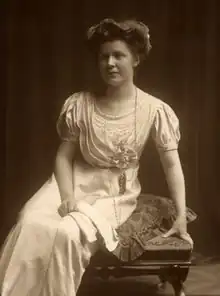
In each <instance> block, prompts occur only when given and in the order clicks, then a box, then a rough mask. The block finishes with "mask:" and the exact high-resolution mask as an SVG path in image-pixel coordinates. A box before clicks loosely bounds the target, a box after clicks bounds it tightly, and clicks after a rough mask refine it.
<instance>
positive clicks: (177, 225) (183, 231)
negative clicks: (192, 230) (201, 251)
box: [163, 216, 193, 246]
mask: <svg viewBox="0 0 220 296" xmlns="http://www.w3.org/2000/svg"><path fill="white" fill-rule="evenodd" d="M173 234H176V235H178V236H179V237H181V238H182V239H184V240H186V241H188V242H189V243H190V245H191V246H193V240H192V238H191V236H190V235H189V233H187V223H186V218H185V216H179V217H177V218H176V220H175V221H174V223H173V226H172V228H171V229H170V230H169V231H168V232H167V233H165V234H163V237H170V236H171V235H173Z"/></svg>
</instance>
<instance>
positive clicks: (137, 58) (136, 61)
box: [133, 55, 140, 68]
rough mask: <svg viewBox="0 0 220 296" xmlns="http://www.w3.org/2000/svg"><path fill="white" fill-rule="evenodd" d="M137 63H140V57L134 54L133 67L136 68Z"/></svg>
mask: <svg viewBox="0 0 220 296" xmlns="http://www.w3.org/2000/svg"><path fill="white" fill-rule="evenodd" d="M139 64H140V57H139V56H138V55H136V56H135V57H134V64H133V66H134V68H136V67H137V66H138V65H139Z"/></svg>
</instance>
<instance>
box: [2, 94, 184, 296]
mask: <svg viewBox="0 0 220 296" xmlns="http://www.w3.org/2000/svg"><path fill="white" fill-rule="evenodd" d="M137 94H138V95H137V108H136V120H134V118H135V117H134V112H133V111H132V112H130V113H129V114H124V115H123V116H117V117H111V116H108V115H107V114H103V113H101V112H100V111H99V110H98V108H97V105H96V103H95V97H94V96H93V95H92V94H90V93H77V94H74V95H72V96H71V97H70V98H68V99H67V100H66V102H65V104H64V106H63V108H62V111H61V114H60V117H59V120H58V123H57V129H58V133H59V135H60V137H61V138H62V139H63V140H65V141H74V142H76V141H79V144H80V151H81V156H79V157H78V158H77V159H76V160H75V162H74V165H73V196H74V198H75V199H76V200H77V202H78V212H74V213H71V214H69V215H68V216H66V217H65V218H61V217H60V216H59V215H58V212H57V209H58V207H59V205H60V203H61V199H60V196H59V190H58V186H57V184H56V180H55V178H54V176H52V178H51V179H50V180H48V181H47V182H46V183H45V184H44V185H43V186H42V188H41V189H40V190H39V191H38V192H37V193H36V194H35V195H34V196H33V197H32V198H31V199H30V200H29V201H28V202H27V203H26V205H25V207H24V208H23V209H22V212H21V213H20V216H19V220H18V223H17V225H15V226H14V228H13V229H12V231H11V232H10V234H9V236H8V238H7V240H6V242H5V245H4V247H3V249H2V255H1V260H0V291H1V296H58V295H59V296H75V294H76V291H77V289H78V286H79V284H80V281H81V278H82V275H83V273H84V271H85V268H86V267H87V266H88V264H89V260H90V257H91V256H92V255H93V254H94V253H95V252H96V250H97V249H98V248H99V247H100V245H102V244H104V245H105V246H106V247H107V248H108V249H109V250H113V249H114V248H115V246H116V244H117V236H116V234H115V230H114V229H115V228H117V227H118V226H119V225H120V224H122V223H123V222H125V221H126V220H127V219H128V217H129V216H130V215H131V213H132V212H133V210H134V209H135V207H136V202H137V197H138V196H139V194H140V191H141V187H140V183H139V180H138V168H139V165H138V164H137V165H135V166H130V167H129V168H128V169H127V170H126V172H125V173H126V179H127V182H126V191H125V193H124V195H119V184H118V176H119V169H118V168H115V167H114V166H113V165H112V163H111V157H112V155H113V153H114V149H115V140H116V141H117V140H118V141H125V142H126V144H127V145H129V146H130V147H132V149H135V150H136V152H137V154H138V158H139V157H140V156H141V153H142V151H143V148H144V146H145V143H146V141H147V139H148V137H149V135H150V134H152V136H153V138H154V140H155V143H156V146H157V147H158V148H159V149H164V150H169V149H177V147H178V141H179V138H180V134H179V128H178V127H179V125H178V119H177V117H176V115H175V113H174V112H173V111H172V109H171V108H170V107H169V106H168V105H167V104H165V103H164V102H162V101H161V100H159V99H156V98H153V97H152V96H150V95H148V94H146V93H144V92H143V91H141V90H140V89H138V93H137ZM132 110H134V109H133V108H132ZM134 123H135V124H136V128H135V127H134ZM135 132H136V135H135ZM104 135H105V136H104ZM135 138H136V139H137V142H136V144H137V145H136V144H135V140H134V139H135ZM85 202H87V203H89V204H90V205H87V204H86V203H85ZM98 234H99V235H98ZM100 235H101V237H102V241H100V240H99V241H98V239H97V237H100Z"/></svg>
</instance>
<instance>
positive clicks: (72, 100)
mask: <svg viewBox="0 0 220 296" xmlns="http://www.w3.org/2000/svg"><path fill="white" fill-rule="evenodd" d="M78 99H79V94H78V93H75V94H73V95H72V96H70V97H69V98H68V99H67V100H66V101H65V102H64V104H63V106H62V109H61V112H60V115H59V118H58V120H57V126H56V127H57V132H58V135H59V136H60V138H61V140H63V141H70V142H76V141H77V140H78V137H79V127H78V124H77V122H78V110H77V109H78V106H77V105H78V104H77V101H78Z"/></svg>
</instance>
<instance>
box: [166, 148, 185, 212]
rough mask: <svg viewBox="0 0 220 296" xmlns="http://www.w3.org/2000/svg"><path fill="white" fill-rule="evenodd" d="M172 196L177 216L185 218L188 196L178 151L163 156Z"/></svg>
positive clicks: (168, 152)
mask: <svg viewBox="0 0 220 296" xmlns="http://www.w3.org/2000/svg"><path fill="white" fill-rule="evenodd" d="M161 161H162V164H163V169H164V172H165V176H166V180H167V184H168V188H169V191H170V195H171V197H172V199H173V200H174V202H175V205H176V210H177V215H178V216H185V213H186V194H185V179H184V175H183V171H182V166H181V163H180V159H179V155H178V152H177V151H175V150H174V151H167V152H164V153H162V154H161Z"/></svg>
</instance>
